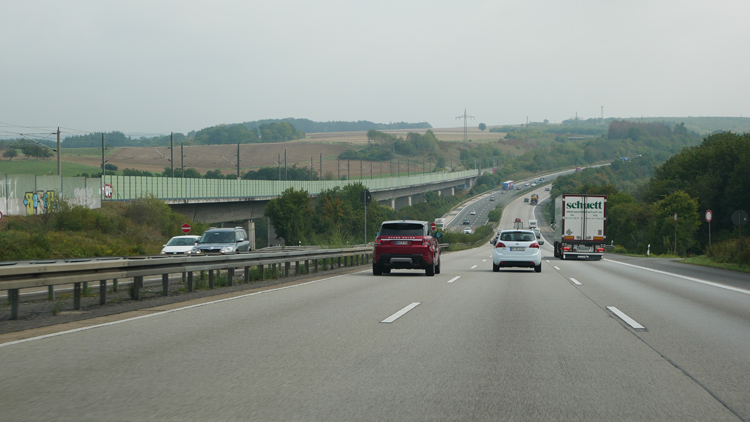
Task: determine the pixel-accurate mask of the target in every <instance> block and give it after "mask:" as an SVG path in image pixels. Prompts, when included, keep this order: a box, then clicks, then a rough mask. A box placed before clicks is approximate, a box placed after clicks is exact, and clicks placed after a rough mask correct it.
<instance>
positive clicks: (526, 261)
mask: <svg viewBox="0 0 750 422" xmlns="http://www.w3.org/2000/svg"><path fill="white" fill-rule="evenodd" d="M543 244H544V241H543V240H537V239H536V235H535V234H534V232H533V231H531V230H503V231H501V232H500V233H499V234H498V236H497V239H495V243H494V246H495V247H494V248H493V252H492V271H494V272H498V271H500V268H504V267H522V268H533V269H534V271H535V272H538V273H539V272H542V250H541V247H540V245H543Z"/></svg>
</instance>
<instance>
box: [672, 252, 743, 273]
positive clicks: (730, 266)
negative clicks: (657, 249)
mask: <svg viewBox="0 0 750 422" xmlns="http://www.w3.org/2000/svg"><path fill="white" fill-rule="evenodd" d="M680 262H683V263H685V264H691V265H702V266H704V267H712V268H721V269H725V270H732V271H739V272H743V273H750V262H743V263H742V266H740V264H739V263H738V262H736V263H735V262H716V261H714V260H712V259H711V258H709V257H707V256H705V255H698V256H692V257H690V258H685V259H682V260H681V261H680Z"/></svg>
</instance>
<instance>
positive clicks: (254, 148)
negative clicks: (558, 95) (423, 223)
mask: <svg viewBox="0 0 750 422" xmlns="http://www.w3.org/2000/svg"><path fill="white" fill-rule="evenodd" d="M463 130H464V129H463V127H460V128H448V129H433V132H434V133H435V136H436V137H437V138H438V139H439V140H440V141H441V142H440V150H441V153H442V154H443V156H444V157H445V159H446V162H448V163H450V162H451V160H453V162H454V163H457V162H458V161H459V155H460V149H461V148H470V147H471V144H473V145H477V144H480V143H498V148H500V149H504V150H515V151H516V152H517V153H523V152H524V150H525V149H526V146H525V145H510V144H508V143H505V142H498V141H499V138H500V137H501V136H502V134H498V133H490V132H488V131H484V132H481V131H479V130H478V129H476V128H469V129H468V138H469V139H470V142H469V145H466V144H464V143H463V137H464V132H463ZM412 131H414V130H412ZM385 132H386V133H388V134H391V135H393V136H397V137H403V136H406V134H407V133H408V132H409V131H407V130H389V131H385ZM417 132H419V131H417ZM422 132H424V130H422ZM367 143H368V140H367V132H366V131H358V132H329V133H311V134H308V136H307V137H306V138H305V139H300V140H295V141H289V142H283V143H264V144H240V146H239V156H240V171H241V172H242V173H244V172H246V171H248V170H254V169H258V168H260V167H276V166H277V165H279V164H280V165H281V166H282V167H283V165H284V162H285V159H286V165H287V166H289V167H291V166H293V165H296V166H297V167H309V166H310V163H311V161H312V165H313V167H314V168H315V171H316V172H318V173H319V174H322V175H323V177H324V178H329V179H333V178H341V177H347V178H352V179H358V178H360V177H365V178H368V177H370V174H373V177H377V176H378V175H379V174H381V173H382V174H385V175H388V174H392V173H395V172H396V166H397V162H398V164H399V165H400V172H401V173H403V174H406V173H407V172H410V173H415V172H422V171H423V170H424V169H423V167H422V165H423V163H422V158H423V157H419V158H414V157H411V158H407V157H401V158H394V160H393V163H392V165H393V166H394V168H393V169H391V168H390V163H388V162H384V163H378V162H375V163H373V164H372V168H371V164H370V162H369V161H368V162H362V163H360V162H359V161H354V160H353V161H351V162H347V161H344V160H342V161H341V162H338V160H337V157H338V156H339V154H341V153H342V152H344V151H347V150H350V149H360V148H363V147H365V146H366V145H367ZM181 154H182V155H181ZM172 158H174V167H175V168H176V169H178V168H180V167H181V166H183V165H184V167H185V168H186V169H188V168H193V169H196V170H197V171H198V172H200V173H201V174H205V173H206V172H207V171H216V170H220V171H221V172H222V174H235V173H236V172H237V145H234V144H231V145H185V146H182V148H180V146H179V145H175V148H174V153H173V152H172V151H171V150H170V148H169V147H122V148H112V149H110V148H106V149H105V157H104V159H105V162H106V163H107V164H111V165H114V166H116V167H117V169H118V172H121V171H122V170H124V169H128V168H129V169H135V170H142V171H148V172H153V173H161V172H163V171H164V169H165V168H169V167H170V166H171V163H170V160H171V159H172ZM61 160H62V165H61V167H62V171H63V175H64V176H75V175H78V174H82V173H89V174H94V173H99V172H100V171H101V165H102V151H101V149H97V148H67V149H66V148H65V143H64V142H63V148H62V157H61ZM321 160H322V166H323V167H322V168H323V171H322V172H320V171H319V167H320V165H321ZM425 160H426V162H425V164H424V167H426V170H427V171H429V170H430V167H429V164H430V161H432V163H433V164H434V158H433V159H432V160H430V158H425ZM0 173H27V174H39V175H42V174H56V173H57V161H56V159H55V158H54V157H52V158H48V159H42V160H37V159H36V158H30V159H27V158H25V157H23V156H19V157H16V158H14V159H13V160H12V161H8V160H2V161H0Z"/></svg>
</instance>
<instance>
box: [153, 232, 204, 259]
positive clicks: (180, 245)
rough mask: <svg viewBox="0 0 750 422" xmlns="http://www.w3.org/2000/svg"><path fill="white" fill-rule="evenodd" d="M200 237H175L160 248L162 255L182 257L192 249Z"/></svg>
mask: <svg viewBox="0 0 750 422" xmlns="http://www.w3.org/2000/svg"><path fill="white" fill-rule="evenodd" d="M200 238H201V237H200V236H175V237H173V238H171V239H169V242H167V244H166V245H163V246H164V247H163V248H161V254H162V255H184V254H186V253H188V252H190V250H191V249H193V246H195V244H196V243H197V242H198V239H200Z"/></svg>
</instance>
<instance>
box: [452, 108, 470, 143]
mask: <svg viewBox="0 0 750 422" xmlns="http://www.w3.org/2000/svg"><path fill="white" fill-rule="evenodd" d="M473 118H474V116H467V115H466V109H464V115H463V116H457V117H456V119H464V142H466V141H467V140H468V137H467V132H468V127H469V126H468V125H467V123H466V120H467V119H473Z"/></svg>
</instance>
